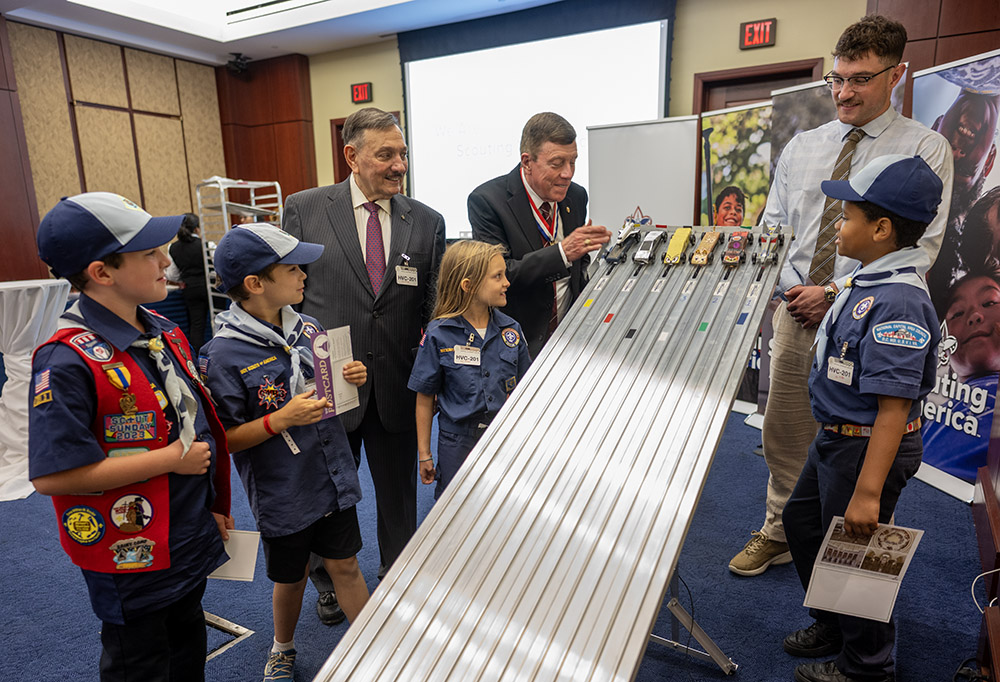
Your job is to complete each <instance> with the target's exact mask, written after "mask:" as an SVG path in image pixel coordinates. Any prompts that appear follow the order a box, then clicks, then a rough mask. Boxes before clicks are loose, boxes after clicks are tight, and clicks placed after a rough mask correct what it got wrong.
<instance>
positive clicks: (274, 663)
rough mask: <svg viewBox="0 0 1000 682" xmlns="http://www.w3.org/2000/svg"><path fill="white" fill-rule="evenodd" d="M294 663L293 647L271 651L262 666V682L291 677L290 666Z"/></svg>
mask: <svg viewBox="0 0 1000 682" xmlns="http://www.w3.org/2000/svg"><path fill="white" fill-rule="evenodd" d="M294 665H295V649H289V650H288V651H277V652H275V651H272V652H271V654H270V656H268V658H267V665H265V666H264V682H271V680H290V679H292V666H294Z"/></svg>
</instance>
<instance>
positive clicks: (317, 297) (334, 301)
mask: <svg viewBox="0 0 1000 682" xmlns="http://www.w3.org/2000/svg"><path fill="white" fill-rule="evenodd" d="M406 153H407V149H406V143H405V142H404V140H403V134H402V132H401V131H400V128H399V123H398V122H397V121H396V118H395V117H394V116H393V115H392V114H389V113H386V112H384V111H381V110H379V109H375V108H373V107H368V108H365V109H361V110H359V111H356V112H355V113H353V114H351V115H350V116H349V117H348V118H347V120H346V121H345V122H344V156H345V157H346V159H347V162H348V164H349V165H350V167H351V170H352V171H353V172H352V173H351V176H350V177H349V178H348V179H347V180H345V181H343V182H340V183H338V184H336V185H331V186H328V187H317V188H315V189H310V190H306V191H304V192H298V193H296V194H293V195H291V196H290V197H288V199H287V201H286V202H285V214H284V224H283V226H284V228H285V230H287V231H288V232H289V233H290V234H292V235H293V236H295V237H297V238H298V239H300V240H303V241H308V242H316V243H319V244H323V245H325V246H326V249H325V250H324V251H323V255H322V257H320V259H319V260H318V261H316V262H315V263H312V264H310V265H308V266H305V267H304V268H303V269H304V270H306V271H307V272H308V274H309V280H308V284H307V286H306V291H305V298H304V300H303V302H302V312H303V313H306V314H307V315H312V316H313V317H315V318H317V319H318V320H319V321H320V322H321V323H322V324H323V326H324V327H326V328H327V329H333V328H336V327H342V326H344V325H350V327H351V344H352V347H353V350H354V357H355V358H357V359H359V360H361V361H362V362H364V363H365V365H366V366H367V367H368V381H367V382H366V383H365V385H364V386H362V387H360V388H359V389H358V393H359V398H360V401H361V405H360V407H359V408H358V409H355V410H351V411H349V412H345V413H344V414H343V415H341V416H340V419H341V420H342V421H343V424H344V429H345V430H346V431H347V437H348V440H349V441H350V443H351V449H352V450H353V452H354V460H355V462H356V463H357V464H359V465H360V463H361V447H362V445H364V449H365V453H366V455H367V458H368V468H369V470H370V471H371V475H372V480H373V482H374V484H375V501H376V507H377V511H378V544H379V554H380V558H381V560H382V568H381V570H380V576H381V575H384V571H385V570H387V569H388V567H389V566H391V565H392V562H393V561H395V560H396V557H398V556H399V554H400V552H402V550H403V547H404V545H406V542H407V541H408V540H409V539H410V537H411V536H412V535H413V533H414V531H415V530H416V528H417V506H416V496H417V433H416V424H415V420H414V405H415V394H414V393H413V392H412V391H410V390H408V389H407V388H406V382H407V380H408V379H409V376H410V370H411V369H412V367H413V357H414V351H415V350H416V348H417V345H418V344H419V343H420V335H421V331H422V329H423V328H424V326H425V324H426V323H427V318H428V316H429V314H430V309H431V306H432V305H433V301H434V287H435V279H436V274H437V269H438V265H439V263H440V262H441V256H442V254H443V252H444V246H445V232H444V218H442V217H441V215H440V214H439V213H437V212H436V211H434V210H432V209H430V208H428V207H427V206H425V205H424V204H421V203H420V202H418V201H415V200H413V199H409V198H407V197H405V196H403V195H402V194H400V192H401V191H402V189H403V178H404V176H405V175H406V169H407V156H406ZM315 573H316V572H315V571H314V572H313V576H314V583H316V584H317V589H318V590H319V591H320V595H321V596H320V602H319V603H318V604H317V610H318V611H319V613H320V617H321V618H322V619H323V621H324V622H327V624H331V622H330V621H335V620H336V619H337V617H338V614H334V613H333V612H332V610H331V609H330V608H325V607H329V606H330V603H329V602H330V600H331V599H332V593H331V594H330V595H327V594H324V593H325V592H328V591H332V589H333V586H332V584H331V583H329V578H326V584H322V583H321V582H317V580H316V577H317V576H316V575H315ZM324 602H326V603H324ZM333 603H334V604H335V602H333ZM338 610H339V609H338ZM324 616H326V617H324ZM339 617H340V618H341V619H342V615H340V616H339Z"/></svg>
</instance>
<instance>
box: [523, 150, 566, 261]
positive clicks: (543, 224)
mask: <svg viewBox="0 0 1000 682" xmlns="http://www.w3.org/2000/svg"><path fill="white" fill-rule="evenodd" d="M521 183H522V184H523V185H524V192H525V194H527V195H528V203H529V204H531V214H532V215H533V216H534V217H535V224H536V225H537V226H538V231H539V232H540V233H541V234H542V242H543V243H542V246H549V245H550V244H552V243H553V242H555V240H556V233H557V232H558V227H559V204H558V203H557V202H555V201H550V202H549V203H550V204H552V218H551V220H546V219H545V216H543V215H542V212H541V210H539V208H538V206H537V205H535V200H534V199H532V198H531V191H530V190H529V189H528V183H527V181H526V180H525V179H524V169H523V168H522V169H521Z"/></svg>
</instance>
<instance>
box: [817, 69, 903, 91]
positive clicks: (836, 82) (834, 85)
mask: <svg viewBox="0 0 1000 682" xmlns="http://www.w3.org/2000/svg"><path fill="white" fill-rule="evenodd" d="M897 66H899V64H893V65H892V66H887V67H885V68H884V69H882V70H881V71H879V72H878V73H873V74H872V75H870V76H849V77H848V78H844V77H843V76H834V75H833V74H831V73H828V74H826V75H825V76H823V80H825V81H826V84H827V85H829V86H830V89H831V90H840V89H841V88H843V87H844V81H847V82H848V83H850V84H851V87H852V88H854V89H855V90H860V89H861V88H864V87H865V86H867V85H868V81H870V80H871V79H872V78H874V77H875V76H880V75H882V74H883V73H885V72H886V71H890V70H891V69H895V68H896V67H897Z"/></svg>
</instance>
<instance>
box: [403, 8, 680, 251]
mask: <svg viewBox="0 0 1000 682" xmlns="http://www.w3.org/2000/svg"><path fill="white" fill-rule="evenodd" d="M666 25H667V22H665V21H653V22H648V23H645V24H637V25H634V26H620V27H617V28H613V29H604V30H600V31H590V32H587V33H580V34H575V35H569V36H560V37H557V38H549V39H546V40H539V41H532V42H528V43H519V44H517V45H505V46H501V47H494V48H489V49H485V50H479V51H476V52H463V53H460V54H453V55H447V56H443V57H434V58H430V59H423V60H418V61H413V62H406V65H405V73H406V79H405V81H406V87H405V94H406V127H407V136H408V144H409V147H410V191H411V193H412V196H413V197H414V198H415V199H419V200H420V201H422V202H424V203H425V204H427V205H428V206H431V207H432V208H434V210H436V211H438V212H440V213H441V214H442V215H443V216H444V218H445V225H446V227H447V232H448V238H449V239H453V238H469V237H471V236H472V229H471V227H470V225H469V218H468V215H469V214H468V209H467V206H466V201H467V199H468V196H469V193H470V192H472V190H474V189H475V188H476V187H477V186H479V185H480V184H482V183H484V182H486V181H487V180H489V179H490V178H495V177H497V176H499V175H506V174H507V173H509V172H510V171H511V169H512V168H514V167H516V166H517V165H518V164H519V163H520V162H521V149H520V145H519V141H520V139H521V130H522V128H523V127H524V124H525V122H526V121H527V120H528V119H529V118H530V117H531V116H532V115H533V114H536V113H538V112H540V111H554V112H556V113H558V114H560V115H561V116H563V117H564V118H565V119H566V120H567V121H569V122H570V124H572V125H573V126H575V128H576V132H577V140H576V143H577V151H578V153H579V158H578V159H577V163H576V177H577V182H578V183H579V184H581V185H584V187H586V185H587V177H588V176H587V163H588V158H589V157H588V149H587V140H586V136H585V135H583V129H584V128H585V127H586V126H588V125H609V124H615V123H622V122H624V121H629V120H635V119H636V118H653V117H656V116H662V115H663V92H664V87H665V86H664V82H665V76H664V73H665V70H666V67H665V64H666V44H667V40H666V37H667V33H666ZM554 64H564V65H572V68H561V69H559V74H558V77H550V73H549V72H548V71H546V69H544V68H541V66H540V65H554ZM448 92H452V93H458V94H457V95H456V96H454V97H452V96H447V93H448ZM621 93H629V96H628V99H627V102H628V106H627V107H626V106H623V102H624V101H626V100H623V99H622V95H621Z"/></svg>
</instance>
